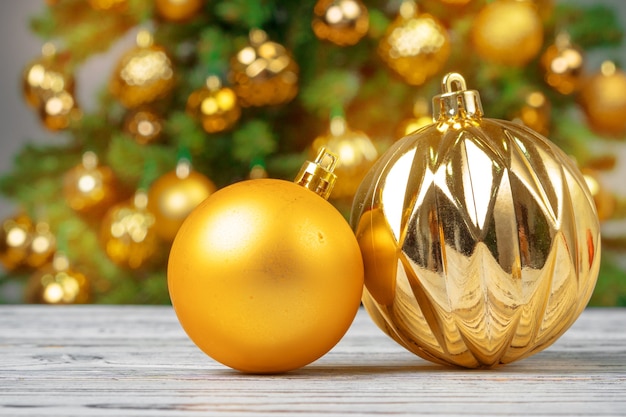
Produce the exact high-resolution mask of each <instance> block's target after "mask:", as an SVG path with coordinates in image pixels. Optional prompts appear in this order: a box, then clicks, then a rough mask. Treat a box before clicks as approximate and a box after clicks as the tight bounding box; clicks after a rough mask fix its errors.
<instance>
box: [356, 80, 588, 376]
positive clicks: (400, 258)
mask: <svg viewBox="0 0 626 417" xmlns="http://www.w3.org/2000/svg"><path fill="white" fill-rule="evenodd" d="M433 113H434V119H435V120H436V123H434V124H432V125H429V126H426V127H423V128H422V129H420V130H418V131H416V132H414V133H413V134H411V135H409V136H406V137H405V138H403V139H401V140H399V141H397V142H395V143H394V145H392V147H391V148H390V149H389V150H388V151H387V152H386V153H385V154H384V155H382V156H381V158H380V159H379V160H378V161H377V162H376V164H375V165H374V167H373V168H372V169H371V170H370V172H369V173H368V175H367V176H366V177H365V179H364V180H363V183H362V184H361V186H360V188H359V190H358V192H357V195H356V196H355V198H354V205H353V211H352V214H351V220H350V222H351V225H352V227H353V230H354V231H355V234H356V237H357V240H358V242H359V245H360V247H361V252H362V254H363V262H364V265H365V290H364V294H363V305H364V306H365V308H366V309H367V311H368V312H369V314H370V315H371V316H372V318H373V320H374V322H375V323H376V324H377V325H378V326H379V327H380V328H381V329H382V330H383V331H384V332H386V333H387V334H388V335H389V336H390V337H391V338H393V339H394V340H395V341H397V342H398V343H399V344H400V345H402V346H404V347H405V348H406V349H408V350H409V351H411V352H413V353H415V354H416V355H418V356H420V357H422V358H424V359H427V360H430V361H433V362H437V363H442V364H449V365H456V366H462V367H467V368H476V367H492V366H497V365H500V364H507V363H510V362H513V361H516V360H519V359H522V358H524V357H527V356H530V355H533V354H535V353H537V352H539V351H541V350H543V349H545V348H547V347H548V346H550V345H551V344H552V343H554V341H556V340H557V339H558V338H559V336H561V335H562V334H563V333H564V332H565V331H566V330H567V329H568V328H569V327H570V326H571V325H572V324H573V323H574V321H575V320H576V319H577V318H578V316H579V315H580V313H581V312H582V311H583V310H584V308H585V306H586V305H587V303H588V301H589V298H590V297H591V294H592V292H593V289H594V286H595V283H596V280H597V276H598V270H599V267H600V227H599V221H598V215H597V212H596V209H595V206H594V202H593V197H592V195H591V193H590V191H589V188H588V187H587V184H586V182H585V179H584V178H583V175H582V174H581V173H580V171H579V170H578V168H577V167H576V166H575V164H574V162H573V161H572V160H571V158H570V157H569V156H567V155H566V154H565V153H563V152H562V151H561V150H560V149H558V148H557V147H556V146H555V145H554V144H552V143H551V142H549V141H548V140H547V139H546V138H545V137H543V136H541V135H539V134H537V133H536V132H534V131H532V130H530V129H528V128H526V127H524V126H520V125H518V124H515V123H512V122H509V121H504V120H496V119H489V118H487V117H484V114H483V110H482V105H481V103H480V97H479V95H478V93H477V92H476V91H474V90H467V89H466V87H465V80H464V79H463V77H462V76H460V75H459V74H454V73H453V74H448V75H447V76H446V77H445V78H444V81H443V93H442V94H441V95H438V96H436V97H435V98H434V100H433Z"/></svg>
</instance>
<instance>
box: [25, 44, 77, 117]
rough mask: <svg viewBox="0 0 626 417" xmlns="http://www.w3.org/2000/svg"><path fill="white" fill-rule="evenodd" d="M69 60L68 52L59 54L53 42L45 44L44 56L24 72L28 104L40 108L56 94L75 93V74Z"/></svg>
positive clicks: (30, 64)
mask: <svg viewBox="0 0 626 417" xmlns="http://www.w3.org/2000/svg"><path fill="white" fill-rule="evenodd" d="M67 61H68V59H67V54H57V51H56V47H55V46H54V45H53V44H51V43H46V44H44V45H43V47H42V56H41V57H39V58H37V59H35V60H34V61H32V62H30V63H29V64H28V65H27V66H26V67H25V68H24V71H23V73H22V89H23V93H24V98H25V99H26V103H27V104H29V105H30V106H31V107H33V108H35V109H40V108H41V107H42V106H44V105H45V103H46V101H47V100H48V98H50V97H52V96H53V95H55V94H59V93H61V92H66V93H67V94H69V95H73V94H74V85H75V83H74V76H73V74H72V73H71V72H70V69H69V66H68V62H67Z"/></svg>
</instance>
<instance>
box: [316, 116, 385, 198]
mask: <svg viewBox="0 0 626 417" xmlns="http://www.w3.org/2000/svg"><path fill="white" fill-rule="evenodd" d="M323 148H326V149H327V150H329V151H330V152H333V153H335V154H337V155H338V157H339V162H338V163H337V167H336V168H335V171H334V172H335V173H336V175H337V177H338V178H339V180H337V182H336V183H335V188H334V190H333V198H334V199H340V198H350V199H351V198H352V197H353V196H354V193H355V192H356V189H357V188H358V187H359V184H360V183H361V180H362V179H363V177H364V176H365V174H366V173H367V171H368V170H369V169H370V168H371V167H372V165H373V164H374V161H376V158H378V151H377V150H376V147H375V146H374V143H373V142H372V140H371V139H370V138H369V137H368V136H367V135H366V134H365V133H363V132H361V131H358V130H352V129H350V128H349V127H348V125H347V124H346V120H345V119H344V118H343V116H335V117H333V118H332V119H331V121H330V131H329V132H328V133H327V134H325V135H322V136H318V137H317V138H315V140H314V141H313V144H312V145H311V153H312V154H313V155H316V154H318V153H319V152H320V150H321V149H323Z"/></svg>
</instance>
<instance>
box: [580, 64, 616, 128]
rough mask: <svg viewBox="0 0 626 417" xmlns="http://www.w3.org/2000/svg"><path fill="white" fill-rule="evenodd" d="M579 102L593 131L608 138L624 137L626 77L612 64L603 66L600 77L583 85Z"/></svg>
mask: <svg viewBox="0 0 626 417" xmlns="http://www.w3.org/2000/svg"><path fill="white" fill-rule="evenodd" d="M579 101H580V104H581V106H582V108H583V111H584V113H585V115H586V116H587V121H588V123H589V126H590V127H591V128H592V129H593V130H594V131H596V132H598V133H600V134H603V135H607V136H609V137H623V136H624V134H626V74H625V73H624V72H623V71H621V70H618V69H617V68H616V67H615V64H614V63H613V62H611V61H605V62H603V63H602V67H601V70H600V73H599V74H596V75H594V76H592V77H591V78H590V79H589V80H587V81H586V82H585V85H584V87H583V88H582V90H581V92H580V97H579Z"/></svg>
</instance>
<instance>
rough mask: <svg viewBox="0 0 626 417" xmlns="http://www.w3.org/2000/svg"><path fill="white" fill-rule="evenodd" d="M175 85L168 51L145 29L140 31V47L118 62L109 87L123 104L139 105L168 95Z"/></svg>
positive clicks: (128, 106) (127, 105)
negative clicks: (155, 43) (156, 42)
mask: <svg viewBox="0 0 626 417" xmlns="http://www.w3.org/2000/svg"><path fill="white" fill-rule="evenodd" d="M174 85H175V80H174V68H173V66H172V61H171V60H170V58H169V56H168V55H167V52H166V51H165V49H164V48H162V47H160V46H157V45H154V44H153V39H152V35H151V34H150V33H148V32H147V31H143V30H142V31H140V32H139V33H138V34H137V46H136V47H133V48H132V49H130V50H129V51H127V52H126V53H125V54H124V55H123V56H122V57H121V58H120V60H119V61H118V63H117V65H116V67H115V69H114V70H113V75H112V78H111V81H110V83H109V89H110V91H111V93H112V94H113V95H114V96H115V97H116V98H117V99H118V100H119V101H120V103H122V105H124V106H125V107H127V108H135V107H138V106H140V105H142V104H147V103H152V102H154V101H156V100H158V99H161V98H164V97H166V96H167V95H168V94H169V93H170V91H172V89H173V88H174Z"/></svg>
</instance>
